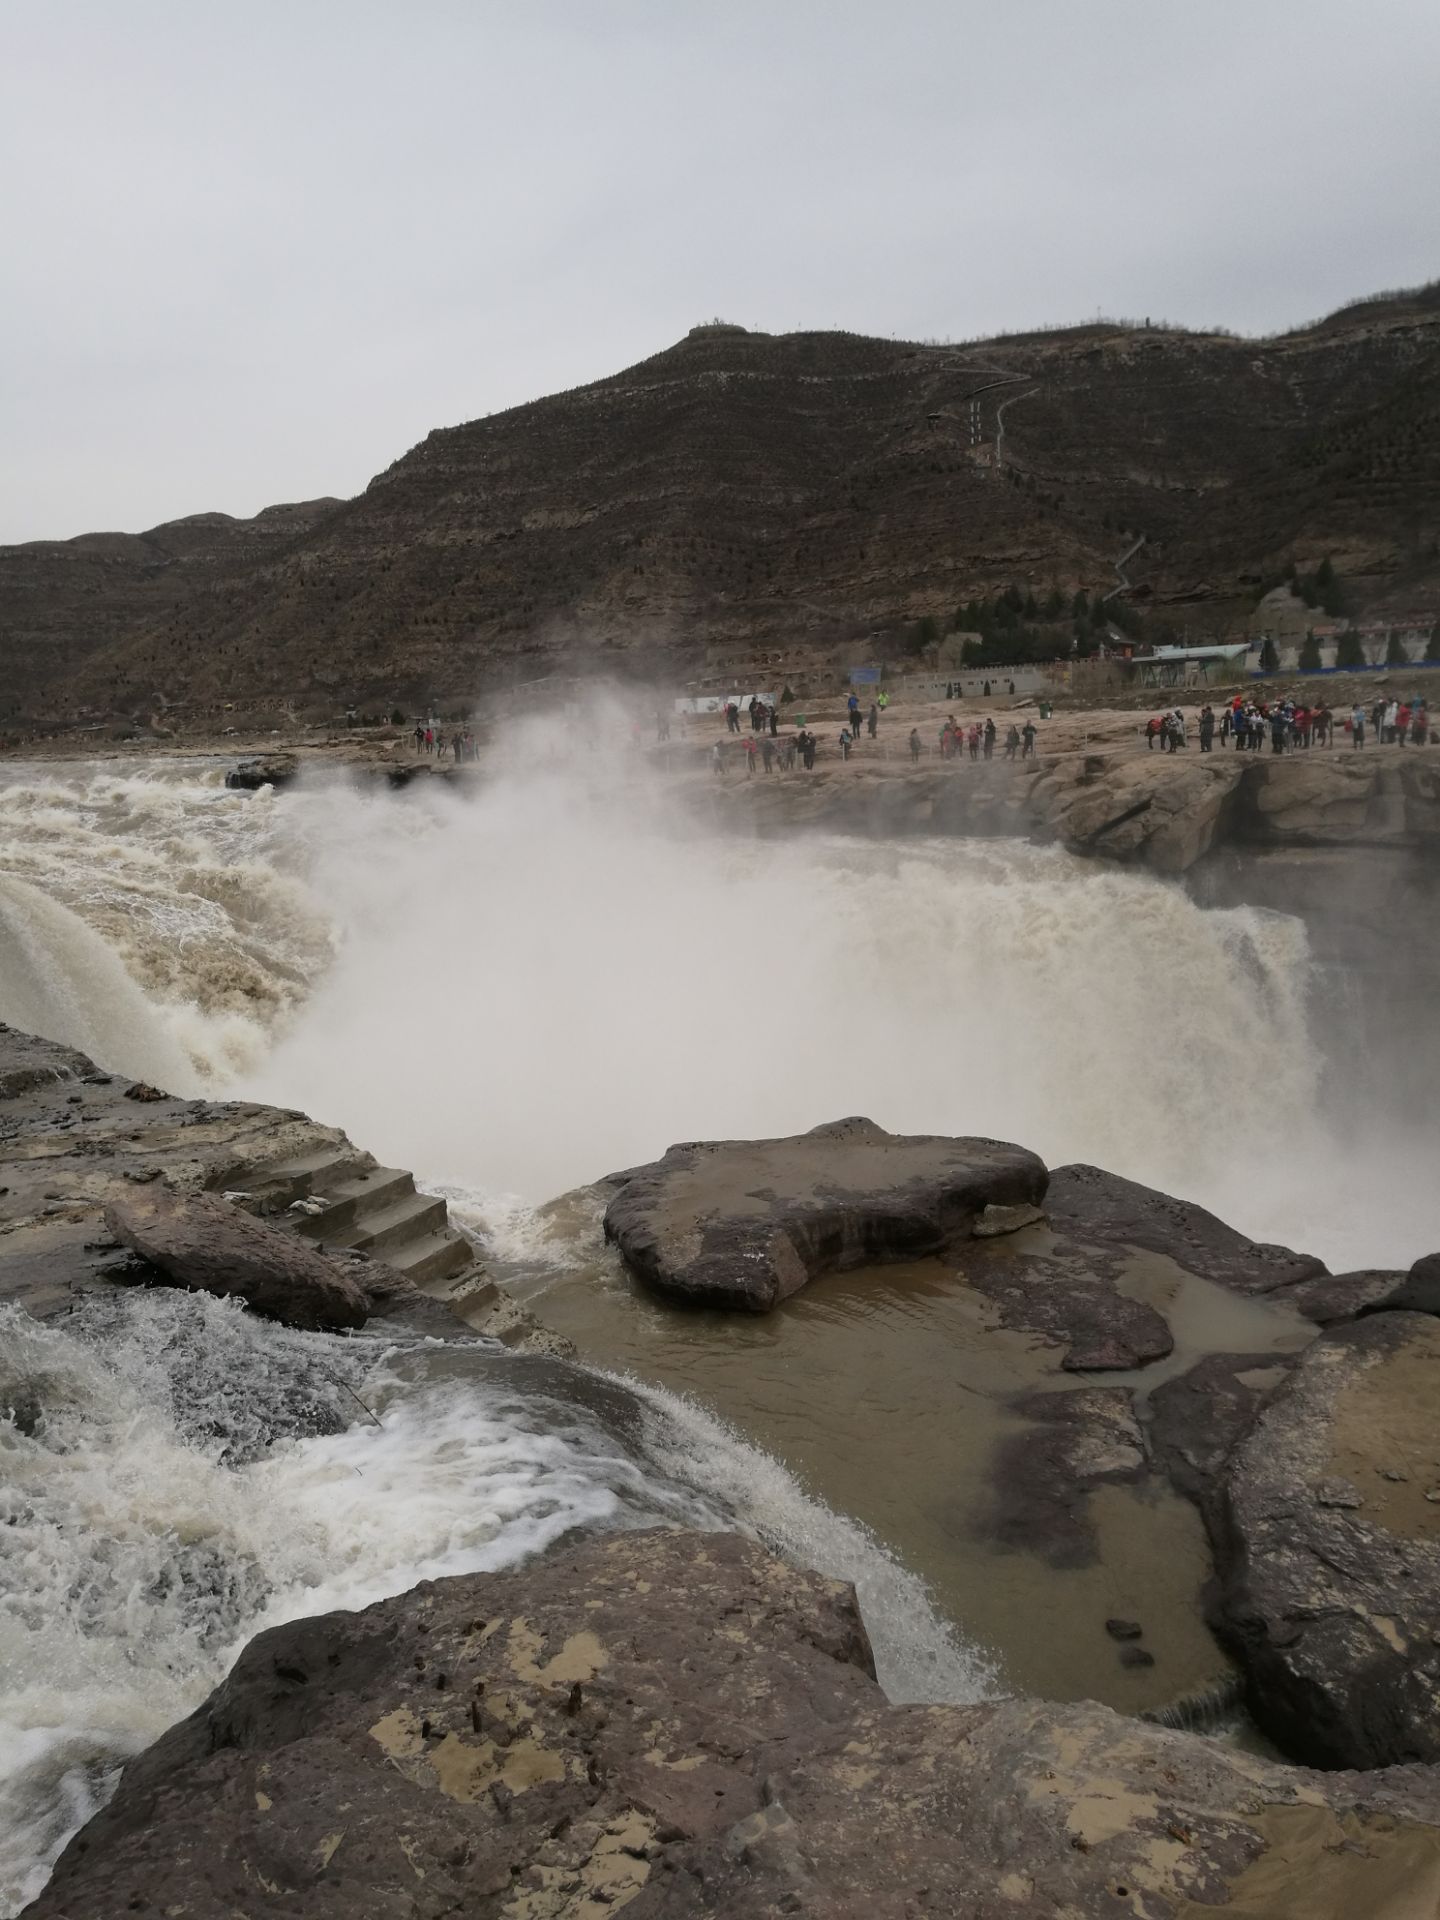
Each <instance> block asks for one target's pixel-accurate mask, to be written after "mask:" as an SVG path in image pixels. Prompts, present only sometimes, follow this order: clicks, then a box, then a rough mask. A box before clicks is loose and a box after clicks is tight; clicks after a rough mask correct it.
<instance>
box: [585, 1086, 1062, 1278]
mask: <svg viewBox="0 0 1440 1920" xmlns="http://www.w3.org/2000/svg"><path fill="white" fill-rule="evenodd" d="M1045 1181H1046V1174H1045V1166H1044V1162H1043V1161H1041V1160H1040V1159H1039V1158H1038V1156H1037V1155H1035V1154H1033V1153H1028V1152H1026V1150H1025V1149H1024V1148H1023V1147H1012V1146H1007V1145H1005V1144H1004V1143H1003V1142H1001V1141H998V1140H968V1139H947V1138H944V1137H942V1136H938V1135H928V1134H894V1133H886V1132H885V1130H884V1128H883V1127H877V1126H876V1125H875V1123H874V1122H873V1121H871V1120H862V1119H851V1120H839V1121H835V1122H834V1123H832V1124H831V1125H828V1126H823V1127H816V1128H815V1129H814V1130H813V1132H810V1133H802V1134H795V1135H792V1136H791V1137H790V1138H788V1139H781V1140H708V1141H699V1142H692V1143H690V1144H688V1145H684V1146H675V1147H671V1148H670V1150H669V1152H668V1153H667V1154H666V1155H665V1157H664V1158H663V1159H662V1160H657V1161H655V1162H654V1163H653V1164H651V1165H650V1166H645V1167H637V1168H634V1169H632V1170H631V1171H630V1172H629V1173H627V1174H626V1175H625V1176H624V1177H623V1184H621V1185H619V1186H618V1189H617V1191H616V1192H615V1194H614V1196H613V1198H612V1199H611V1201H610V1203H609V1205H608V1206H607V1207H606V1209H605V1236H606V1238H607V1239H609V1240H612V1241H614V1242H615V1244H616V1245H617V1246H618V1247H619V1249H620V1252H621V1254H622V1255H623V1256H624V1259H625V1262H626V1264H627V1265H628V1266H629V1267H630V1269H631V1271H632V1272H634V1273H635V1274H636V1275H638V1277H639V1278H640V1279H641V1280H643V1281H645V1282H647V1284H649V1285H650V1286H652V1287H655V1288H657V1289H658V1290H659V1291H660V1292H662V1293H665V1294H668V1295H670V1296H671V1297H673V1298H675V1299H678V1300H682V1301H685V1302H687V1303H689V1304H692V1305H695V1306H714V1307H740V1308H744V1309H747V1310H748V1311H750V1312H752V1313H766V1312H768V1311H769V1310H770V1308H771V1307H773V1306H775V1305H776V1304H777V1303H778V1302H779V1301H781V1300H784V1299H785V1298H787V1296H789V1295H790V1294H792V1293H798V1292H799V1290H800V1289H801V1288H802V1287H803V1286H804V1285H805V1284H806V1282H807V1281H810V1280H814V1279H816V1278H817V1277H818V1276H819V1275H821V1274H824V1273H834V1272H837V1271H839V1270H841V1269H844V1268H848V1267H858V1266H863V1265H866V1264H868V1263H871V1262H874V1261H879V1260H914V1259H918V1258H920V1257H922V1256H923V1255H926V1254H933V1253H939V1252H941V1251H942V1250H944V1249H945V1248H946V1247H949V1246H952V1245H953V1244H954V1243H955V1242H956V1241H958V1240H960V1239H963V1238H965V1237H968V1236H969V1234H970V1233H971V1232H972V1230H973V1229H974V1227H975V1226H976V1224H977V1222H979V1221H980V1220H981V1217H982V1216H983V1215H984V1213H985V1209H986V1208H987V1207H994V1208H1009V1207H1016V1206H1033V1205H1035V1204H1037V1203H1038V1202H1039V1201H1040V1200H1041V1199H1043V1198H1044V1194H1045Z"/></svg>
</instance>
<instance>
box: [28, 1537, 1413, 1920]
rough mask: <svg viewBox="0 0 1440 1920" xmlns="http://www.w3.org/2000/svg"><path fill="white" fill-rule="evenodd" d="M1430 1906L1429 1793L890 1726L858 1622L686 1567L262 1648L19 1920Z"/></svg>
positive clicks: (792, 1591) (773, 1563)
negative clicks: (161, 1916)
mask: <svg viewBox="0 0 1440 1920" xmlns="http://www.w3.org/2000/svg"><path fill="white" fill-rule="evenodd" d="M1437 1897H1440V1804H1437V1797H1436V1794H1435V1790H1434V1784H1433V1776H1432V1775H1431V1774H1430V1773H1429V1772H1428V1771H1427V1770H1424V1769H1420V1768H1406V1769H1395V1770H1392V1771H1390V1772H1386V1773H1381V1774H1376V1775H1372V1776H1369V1777H1366V1778H1360V1777H1357V1776H1354V1775H1329V1776H1323V1775H1314V1774H1305V1773H1302V1772H1299V1771H1298V1770H1295V1769H1292V1768H1287V1767H1281V1766H1274V1765H1270V1764H1268V1763H1266V1762H1265V1761H1262V1760H1259V1759H1256V1758H1255V1757H1254V1756H1251V1755H1248V1754H1242V1753H1239V1752H1238V1751H1231V1750H1227V1749H1225V1748H1223V1747H1221V1746H1218V1745H1216V1744H1214V1743H1211V1742H1208V1741H1197V1740H1195V1739H1193V1738H1191V1737H1189V1736H1187V1735H1183V1734H1176V1733H1170V1732H1166V1731H1164V1730H1162V1729H1160V1728H1158V1727H1152V1726H1146V1725H1143V1724H1141V1723H1139V1722H1136V1721H1132V1720H1127V1719H1124V1718H1122V1717H1121V1716H1119V1715H1117V1714H1114V1713H1111V1712H1109V1711H1107V1710H1106V1709H1104V1708H1100V1707H1094V1706H1089V1705H1083V1706H1069V1707H1059V1706H1049V1705H1046V1704H1044V1703H1041V1702H1037V1701H1025V1700H1009V1701H990V1702H984V1703H982V1704H979V1705H976V1706H969V1707H892V1706H890V1705H888V1704H887V1702H886V1701H885V1699H884V1697H883V1695H882V1694H881V1693H880V1691H879V1689H878V1687H877V1686H876V1685H875V1683H874V1681H873V1679H872V1677H871V1672H870V1660H869V1648H868V1644H867V1641H866V1637H865V1632H864V1628H863V1626H862V1624H861V1621H860V1617H859V1614H858V1611H857V1609H856V1606H855V1601H854V1597H853V1594H852V1593H851V1591H850V1589H849V1588H846V1587H842V1586H839V1585H837V1584H835V1583H833V1582H831V1581H828V1580H825V1579H822V1578H821V1577H820V1576H819V1575H818V1574H814V1573H804V1572H799V1571H797V1570H796V1569H794V1568H792V1567H789V1566H787V1565H785V1564H783V1563H782V1562H780V1561H778V1560H775V1559H773V1558H771V1557H770V1556H769V1555H768V1554H766V1553H765V1552H764V1551H763V1550H762V1549H761V1548H760V1547H758V1546H756V1545H755V1544H754V1543H752V1542H750V1541H746V1540H742V1539H739V1538H738V1537H736V1536H733V1535H712V1534H693V1533H681V1532H673V1533H644V1534H636V1533H622V1534H617V1535H609V1536H606V1537H604V1538H601V1539H598V1540H592V1541H590V1542H588V1543H586V1544H584V1545H582V1546H580V1547H577V1548H570V1549H565V1550H559V1551H555V1552H552V1553H551V1554H549V1555H548V1556H546V1557H545V1558H544V1559H542V1560H540V1561H538V1562H534V1563H532V1564H531V1565H530V1566H529V1567H527V1568H526V1569H524V1570H523V1571H520V1572H514V1573H505V1574H473V1575H465V1576H462V1577H460V1578H456V1579H449V1580H443V1581H438V1582H427V1583H425V1584H423V1585H421V1586H419V1587H416V1588H414V1589H413V1590H412V1591H411V1592H409V1593H407V1594H403V1595H401V1596H399V1597H398V1598H396V1599H393V1600H386V1601H383V1602H381V1603H380V1604H379V1605H377V1606H373V1607H369V1608H367V1609H366V1610H365V1611H364V1612H361V1613H332V1614H327V1615H323V1616H321V1617H319V1618H317V1619H311V1620H302V1621H297V1622H295V1623H293V1624H291V1625H289V1626H282V1627H278V1628H275V1629H272V1630H271V1631H270V1632H267V1633H264V1634H262V1635H260V1636H259V1638H257V1639H256V1640H254V1641H252V1642H251V1644H250V1646H249V1647H247V1648H246V1650H245V1652H244V1653H243V1654H242V1655H241V1657H240V1660H239V1662H238V1663H237V1664H236V1666H235V1668H234V1669H233V1671H232V1672H231V1674H230V1676H229V1678H228V1679H227V1680H226V1681H225V1682H224V1683H223V1684H222V1685H221V1686H220V1687H219V1688H218V1689H217V1690H216V1692H215V1693H214V1694H213V1695H212V1696H211V1697H210V1699H209V1700H208V1701H206V1703H205V1704H204V1705H203V1706H202V1707H200V1708H199V1710H198V1711H197V1712H196V1713H194V1714H193V1715H192V1716H191V1717H190V1719H188V1720H187V1721H184V1722H183V1723H182V1724H181V1725H179V1726H177V1727H175V1728H173V1729H172V1730H171V1731H170V1732H169V1733H168V1734H166V1735H164V1736H163V1738H162V1739H161V1740H160V1741H159V1742H157V1744H156V1745H155V1746H153V1747H152V1748H151V1749H150V1750H149V1751H148V1752H147V1753H144V1754H142V1755H141V1756H140V1757H139V1758H137V1759H136V1760H133V1761H132V1762H131V1763H130V1764H129V1765H128V1766H127V1767H126V1769H125V1772H124V1774H123V1776H122V1778H121V1781H120V1785H119V1788H118V1790H117V1792H116V1794H115V1797H114V1799H113V1800H112V1801H111V1803H110V1805H109V1806H108V1807H107V1808H105V1809H104V1811H102V1812H101V1813H99V1814H98V1815H97V1816H96V1817H95V1818H94V1819H93V1820H92V1821H91V1822H90V1824H89V1825H88V1826H87V1827H85V1828H84V1829H82V1831H81V1832H80V1833H79V1834H78V1835H77V1836H76V1838H75V1839H74V1840H72V1842H71V1843H70V1845H69V1846H68V1847H67V1848H66V1850H65V1852H64V1853H63V1854H62V1856H61V1858H60V1861H59V1863H58V1865H57V1867H56V1871H55V1875H54V1878H53V1880H52V1882H51V1884H50V1886H49V1887H48V1888H47V1889H46V1890H45V1892H44V1893H42V1894H41V1896H40V1898H39V1899H38V1900H37V1901H36V1902H35V1904H34V1905H33V1906H32V1907H31V1908H30V1909H29V1910H28V1914H27V1920H61V1916H64V1920H113V1916H114V1915H115V1914H117V1913H126V1912H145V1913H153V1914H163V1913H177V1914H184V1915H185V1920H233V1917H234V1916H235V1915H237V1914H242V1913H243V1914H246V1915H249V1916H251V1920H261V1917H262V1916H264V1915H270V1914H274V1915H279V1914H282V1913H287V1914H293V1913H303V1914H304V1915H305V1916H306V1920H399V1916H401V1915H405V1916H410V1917H411V1920H439V1917H440V1916H442V1915H449V1914H455V1913H462V1912H463V1913H467V1914H475V1915H484V1916H491V1917H492V1920H582V1917H583V1920H600V1916H602V1915H606V1914H614V1913H617V1912H620V1911H627V1912H628V1913H629V1914H631V1915H633V1916H634V1920H682V1916H692V1915H713V1916H723V1917H724V1920H764V1916H779V1915H783V1914H803V1915H806V1916H808V1917H809V1920H859V1917H860V1916H866V1920H869V1916H894V1917H895V1920H902V1916H905V1915H910V1914H914V1915H920V1914H927V1913H928V1914H935V1915H954V1916H960V1915H966V1916H976V1920H979V1916H992V1915H993V1916H997V1917H998V1916H1001V1915H1007V1914H1014V1915H1015V1916H1017V1920H1027V1917H1029V1916H1033V1917H1034V1920H1039V1917H1040V1916H1042V1915H1049V1916H1057V1917H1058V1916H1060V1915H1062V1914H1063V1915H1067V1916H1071V1917H1072V1920H1087V1917H1088V1916H1096V1917H1097V1920H1098V1917H1099V1916H1107V1917H1108V1916H1111V1915H1114V1914H1117V1913H1133V1914H1144V1915H1147V1916H1149V1917H1150V1920H1159V1917H1160V1916H1179V1915H1180V1914H1182V1913H1191V1912H1207V1913H1208V1912H1211V1911H1217V1912H1226V1913H1236V1914H1255V1915H1259V1914H1266V1915H1279V1914H1283V1913H1287V1912H1293V1913H1300V1912H1302V1911H1303V1913H1304V1914H1305V1915H1306V1916H1307V1920H1340V1916H1342V1915H1344V1916H1347V1920H1348V1916H1353V1915H1359V1914H1362V1913H1363V1914H1365V1915H1366V1916H1367V1917H1368V1920H1380V1917H1381V1916H1386V1915H1390V1916H1393V1920H1400V1916H1401V1915H1402V1914H1409V1913H1416V1914H1419V1913H1422V1912H1428V1911H1430V1910H1431V1908H1432V1907H1433V1904H1434V1901H1435V1900H1436V1898H1437ZM1301 1898H1303V1901H1304V1905H1303V1908H1302V1907H1301V1906H1299V1905H1292V1904H1290V1902H1291V1901H1292V1899H1293V1900H1296V1901H1298V1900H1300V1899H1301ZM1407 1903H1408V1904H1407ZM1427 1903H1428V1904H1427Z"/></svg>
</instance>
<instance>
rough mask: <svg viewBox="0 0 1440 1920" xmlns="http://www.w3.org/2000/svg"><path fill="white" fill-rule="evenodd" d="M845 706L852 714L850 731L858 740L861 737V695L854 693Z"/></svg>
mask: <svg viewBox="0 0 1440 1920" xmlns="http://www.w3.org/2000/svg"><path fill="white" fill-rule="evenodd" d="M845 707H846V711H847V712H848V713H849V715H850V731H851V733H853V734H854V736H855V738H856V739H857V740H858V739H859V738H860V697H859V695H858V694H854V693H852V694H851V696H850V698H849V699H848V700H847V701H846V703H845Z"/></svg>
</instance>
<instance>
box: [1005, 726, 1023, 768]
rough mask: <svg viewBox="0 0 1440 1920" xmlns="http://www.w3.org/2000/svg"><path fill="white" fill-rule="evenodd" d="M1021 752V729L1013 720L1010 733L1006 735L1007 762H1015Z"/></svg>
mask: <svg viewBox="0 0 1440 1920" xmlns="http://www.w3.org/2000/svg"><path fill="white" fill-rule="evenodd" d="M1019 751H1020V729H1019V728H1018V727H1017V726H1016V725H1015V722H1014V721H1013V720H1012V721H1011V722H1010V731H1009V732H1008V733H1007V734H1006V735H1005V758H1006V759H1007V760H1013V759H1014V758H1015V756H1016V754H1017V753H1018V752H1019Z"/></svg>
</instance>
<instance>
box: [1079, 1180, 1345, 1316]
mask: <svg viewBox="0 0 1440 1920" xmlns="http://www.w3.org/2000/svg"><path fill="white" fill-rule="evenodd" d="M1045 1211H1046V1214H1047V1215H1048V1216H1049V1219H1050V1223H1051V1225H1052V1226H1053V1227H1054V1229H1055V1231H1056V1233H1057V1234H1060V1235H1061V1236H1062V1237H1064V1238H1066V1239H1071V1240H1075V1241H1078V1242H1081V1243H1083V1244H1084V1245H1085V1246H1086V1247H1087V1248H1090V1249H1092V1250H1097V1251H1098V1250H1104V1249H1113V1250H1115V1251H1116V1252H1119V1251H1122V1250H1125V1249H1131V1248H1136V1247H1139V1248H1143V1249H1145V1250H1147V1251H1148V1252H1151V1253H1160V1254H1164V1255H1166V1256H1167V1257H1168V1258H1169V1259H1172V1260H1174V1261H1175V1262H1176V1263H1177V1264H1178V1265H1180V1266H1182V1267H1184V1268H1185V1269H1186V1271H1187V1272H1189V1273H1194V1274H1197V1275H1199V1276H1200V1278H1201V1279H1204V1280H1212V1281H1214V1282H1215V1283H1216V1284H1217V1285H1219V1286H1223V1287H1228V1288H1230V1289H1232V1290H1233V1291H1235V1292H1237V1293H1243V1294H1266V1295H1268V1294H1276V1293H1279V1292H1280V1291H1281V1290H1282V1289H1284V1288H1288V1287H1294V1286H1297V1285H1298V1284H1299V1283H1300V1282H1301V1281H1304V1280H1309V1279H1312V1278H1316V1277H1319V1276H1323V1275H1325V1271H1326V1270H1325V1266H1324V1263H1323V1261H1320V1260H1317V1259H1315V1258H1314V1256H1313V1255H1310V1254H1303V1253H1293V1252H1292V1251H1291V1250H1290V1248H1289V1247H1278V1246H1273V1245H1269V1244H1266V1243H1264V1242H1260V1241H1255V1240H1249V1239H1247V1238H1246V1236H1245V1235H1244V1234H1243V1233H1238V1232H1237V1231H1236V1230H1235V1228H1234V1227H1230V1226H1227V1225H1226V1224H1225V1222H1224V1221H1223V1220H1221V1219H1219V1218H1218V1217H1217V1216H1216V1215H1215V1214H1213V1213H1209V1212H1207V1211H1206V1209H1205V1208H1204V1207H1198V1206H1196V1205H1194V1203H1193V1202H1191V1201H1189V1200H1176V1199H1175V1198H1173V1196H1172V1195H1170V1194H1168V1193H1161V1192H1159V1191H1158V1189H1156V1188H1154V1187H1145V1186H1141V1184H1140V1183H1139V1182H1138V1181H1136V1180H1125V1179H1122V1178H1121V1176H1120V1175H1119V1174H1117V1173H1107V1172H1106V1171H1105V1170H1104V1168H1102V1167H1090V1166H1084V1165H1081V1164H1078V1163H1077V1164H1076V1165H1073V1166H1067V1167H1057V1168H1055V1170H1054V1171H1053V1172H1052V1173H1051V1175H1050V1185H1049V1188H1048V1190H1047V1192H1046V1195H1045Z"/></svg>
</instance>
